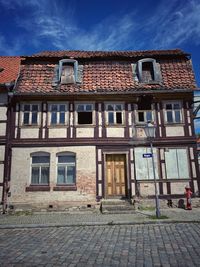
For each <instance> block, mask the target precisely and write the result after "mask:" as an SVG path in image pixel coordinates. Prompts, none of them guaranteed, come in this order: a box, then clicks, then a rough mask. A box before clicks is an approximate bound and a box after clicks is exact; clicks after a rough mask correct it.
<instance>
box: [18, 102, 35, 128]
mask: <svg viewBox="0 0 200 267" xmlns="http://www.w3.org/2000/svg"><path fill="white" fill-rule="evenodd" d="M38 112H39V105H38V104H24V105H23V120H22V121H23V125H38Z"/></svg>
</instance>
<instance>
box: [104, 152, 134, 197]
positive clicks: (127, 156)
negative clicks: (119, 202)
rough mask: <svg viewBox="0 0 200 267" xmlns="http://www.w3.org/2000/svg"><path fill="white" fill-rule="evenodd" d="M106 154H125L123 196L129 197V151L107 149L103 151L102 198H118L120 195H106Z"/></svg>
mask: <svg viewBox="0 0 200 267" xmlns="http://www.w3.org/2000/svg"><path fill="white" fill-rule="evenodd" d="M106 155H125V161H126V162H125V192H126V195H125V198H126V199H129V198H130V197H131V183H130V172H129V164H130V162H129V155H130V153H129V151H107V152H103V166H104V167H103V168H104V169H103V174H104V175H103V176H104V178H103V198H105V199H115V198H116V199H120V197H118V196H116V197H109V196H107V195H106V186H107V180H106V179H107V178H106Z"/></svg>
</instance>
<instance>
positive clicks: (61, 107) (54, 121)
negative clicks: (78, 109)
mask: <svg viewBox="0 0 200 267" xmlns="http://www.w3.org/2000/svg"><path fill="white" fill-rule="evenodd" d="M49 111H50V124H51V125H64V124H66V122H67V121H66V120H67V116H66V112H67V105H66V104H50V105H49Z"/></svg>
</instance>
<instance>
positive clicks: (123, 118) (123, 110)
mask: <svg viewBox="0 0 200 267" xmlns="http://www.w3.org/2000/svg"><path fill="white" fill-rule="evenodd" d="M109 105H111V106H114V107H113V110H108V106H109ZM117 105H120V106H121V110H119V111H118V110H116V106H117ZM110 112H112V113H113V114H114V115H113V118H114V122H113V123H109V113H110ZM117 112H121V120H122V123H117ZM124 113H125V105H124V103H122V102H115V103H114V102H106V103H105V117H106V126H109V127H113V126H114V127H122V126H124V125H125V115H124Z"/></svg>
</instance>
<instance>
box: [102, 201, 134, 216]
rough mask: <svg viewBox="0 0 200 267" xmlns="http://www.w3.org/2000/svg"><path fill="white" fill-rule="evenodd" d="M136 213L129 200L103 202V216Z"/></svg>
mask: <svg viewBox="0 0 200 267" xmlns="http://www.w3.org/2000/svg"><path fill="white" fill-rule="evenodd" d="M134 211H135V209H134V205H133V204H131V203H130V202H129V201H127V200H121V199H117V200H115V199H105V200H102V201H101V212H102V213H103V214H131V213H134Z"/></svg>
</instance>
